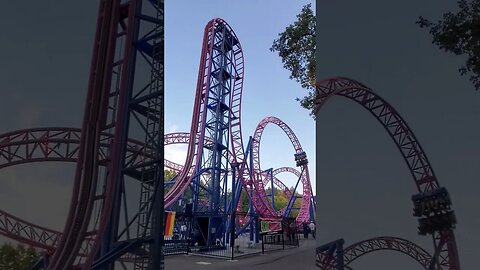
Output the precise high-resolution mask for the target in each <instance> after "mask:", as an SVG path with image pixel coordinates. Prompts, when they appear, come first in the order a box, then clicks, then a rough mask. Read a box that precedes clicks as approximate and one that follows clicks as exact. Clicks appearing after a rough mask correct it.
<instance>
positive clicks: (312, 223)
mask: <svg viewBox="0 0 480 270" xmlns="http://www.w3.org/2000/svg"><path fill="white" fill-rule="evenodd" d="M308 227H309V229H310V231H311V232H312V237H313V239H315V233H316V226H315V223H314V222H313V221H310V224H308Z"/></svg>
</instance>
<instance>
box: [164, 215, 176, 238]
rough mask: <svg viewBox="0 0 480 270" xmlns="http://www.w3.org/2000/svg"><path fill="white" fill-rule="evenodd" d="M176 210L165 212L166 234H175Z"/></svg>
mask: <svg viewBox="0 0 480 270" xmlns="http://www.w3.org/2000/svg"><path fill="white" fill-rule="evenodd" d="M174 222H175V212H165V236H173V223H174Z"/></svg>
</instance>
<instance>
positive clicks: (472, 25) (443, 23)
mask: <svg viewBox="0 0 480 270" xmlns="http://www.w3.org/2000/svg"><path fill="white" fill-rule="evenodd" d="M457 4H458V7H459V9H460V10H459V11H458V12H456V13H453V12H447V13H445V14H443V18H442V19H441V20H438V21H437V22H432V21H430V20H428V19H425V18H424V17H422V16H420V18H419V21H417V24H419V25H420V27H422V28H428V29H429V32H430V34H431V35H432V37H433V40H432V43H433V44H435V45H437V46H438V47H439V48H440V49H442V50H444V51H446V52H450V53H454V54H455V55H464V56H466V57H467V60H466V62H465V64H464V65H463V66H462V67H461V68H460V69H459V72H460V74H461V75H462V76H463V75H468V76H470V81H471V82H472V83H473V84H474V86H475V89H477V90H478V89H480V0H470V1H467V0H458V1H457Z"/></svg>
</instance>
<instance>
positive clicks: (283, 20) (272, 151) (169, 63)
mask: <svg viewBox="0 0 480 270" xmlns="http://www.w3.org/2000/svg"><path fill="white" fill-rule="evenodd" d="M313 2H314V1H306V0H302V1H271V0H269V1H166V4H165V9H166V10H165V13H166V14H167V15H166V20H165V28H166V33H165V44H166V48H165V65H166V70H165V84H166V87H165V92H166V97H165V126H166V131H167V132H172V131H189V129H190V122H191V115H192V108H193V101H194V93H195V87H196V81H197V74H198V66H199V62H200V50H201V44H202V38H203V30H204V27H205V25H206V23H207V22H208V21H209V20H211V19H212V18H216V17H220V18H223V19H225V20H226V21H227V22H228V24H229V25H230V26H231V27H232V28H233V30H234V31H235V33H236V34H237V36H238V38H239V39H240V43H241V44H242V48H243V53H244V57H245V80H244V88H243V103H242V131H243V138H244V142H245V144H246V142H247V141H248V136H250V135H253V132H254V130H255V127H256V125H257V124H258V122H260V120H262V119H263V118H264V117H267V116H276V117H278V118H280V119H282V120H283V121H284V122H285V123H287V125H289V126H290V127H291V128H292V129H293V130H294V132H295V134H296V135H297V137H298V138H299V140H300V142H301V144H302V146H303V148H304V150H305V151H306V153H307V155H308V157H309V160H310V166H309V169H310V175H311V177H312V179H313V177H314V175H315V167H314V166H313V164H315V155H314V152H315V122H314V120H313V119H312V118H311V117H310V116H309V115H308V111H307V110H305V109H303V108H301V107H300V105H299V103H298V102H297V101H296V100H295V98H296V97H303V95H304V94H305V93H306V90H304V89H302V88H301V87H300V86H299V84H298V83H296V82H295V81H293V80H290V79H289V72H288V71H287V70H285V69H284V68H283V65H282V62H281V58H280V57H279V56H278V54H277V53H274V52H270V50H269V48H270V47H271V45H272V43H273V40H274V39H276V38H277V37H278V34H279V33H280V32H282V31H283V30H284V29H285V27H286V26H288V25H289V24H291V23H293V22H294V21H295V20H296V15H297V14H298V13H299V12H300V10H301V9H302V7H303V6H304V5H305V4H307V3H312V8H315V6H314V3H313ZM279 6H280V7H281V8H278V9H275V12H269V10H271V9H272V7H279ZM184 149H185V148H183V150H184ZM178 150H180V151H181V150H182V148H181V147H167V148H166V149H165V151H166V155H167V157H168V156H172V155H173V154H172V152H175V153H176V155H177V156H179V154H178ZM293 154H294V151H293V147H292V146H291V143H290V142H289V140H288V138H287V136H286V135H285V134H284V133H283V131H281V129H280V128H278V127H277V126H273V125H272V126H267V128H266V129H265V131H264V134H263V136H262V144H261V149H260V155H261V164H262V169H268V168H270V167H273V168H278V167H281V166H291V167H295V163H294V159H293ZM280 176H281V177H283V179H285V181H286V184H287V185H288V186H293V185H294V181H295V179H294V177H292V176H291V175H289V174H285V175H284V176H283V174H282V175H280ZM312 182H313V181H312ZM313 190H315V185H314V183H313Z"/></svg>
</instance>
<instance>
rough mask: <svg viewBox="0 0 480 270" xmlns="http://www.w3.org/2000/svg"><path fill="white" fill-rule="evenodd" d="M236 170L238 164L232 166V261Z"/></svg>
mask: <svg viewBox="0 0 480 270" xmlns="http://www.w3.org/2000/svg"><path fill="white" fill-rule="evenodd" d="M236 168H237V164H235V165H232V206H231V207H230V208H231V209H232V213H231V221H230V228H231V229H230V247H231V249H232V261H233V256H234V254H233V253H234V248H235V211H236V208H237V207H236V205H235V192H236V190H235V177H236V174H235V173H236Z"/></svg>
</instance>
